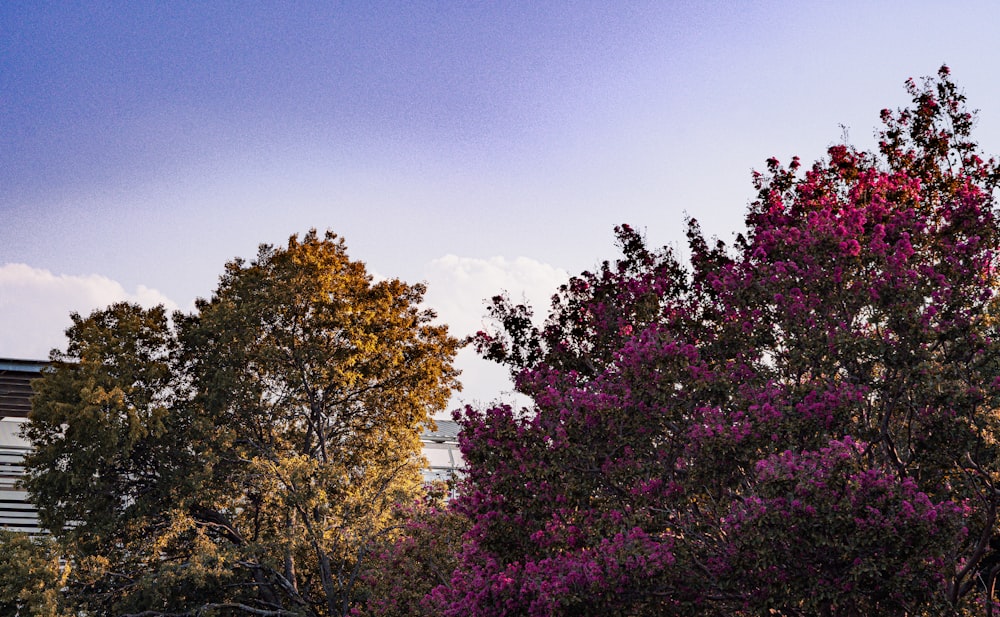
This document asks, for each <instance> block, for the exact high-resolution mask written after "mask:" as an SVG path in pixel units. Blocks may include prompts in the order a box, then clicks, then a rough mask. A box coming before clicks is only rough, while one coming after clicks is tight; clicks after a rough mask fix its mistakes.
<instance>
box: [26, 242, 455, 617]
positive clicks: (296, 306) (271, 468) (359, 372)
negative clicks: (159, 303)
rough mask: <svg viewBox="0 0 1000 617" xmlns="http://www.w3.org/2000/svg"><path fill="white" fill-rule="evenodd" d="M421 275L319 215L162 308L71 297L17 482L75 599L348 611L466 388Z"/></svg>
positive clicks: (131, 607) (195, 608) (109, 608)
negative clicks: (428, 437) (424, 447)
mask: <svg viewBox="0 0 1000 617" xmlns="http://www.w3.org/2000/svg"><path fill="white" fill-rule="evenodd" d="M423 291H424V290H423V287H422V286H421V285H412V286H411V285H407V284H406V283H403V282H402V281H399V280H396V279H392V280H386V281H380V282H377V283H376V282H373V281H372V278H371V276H369V275H368V274H367V272H366V270H365V267H364V264H363V263H362V262H358V261H352V260H350V259H349V258H348V255H347V251H346V246H345V245H344V243H343V241H342V240H338V239H337V238H336V236H335V235H334V234H332V233H329V232H328V233H327V234H326V235H325V236H323V237H320V236H319V235H317V234H316V232H315V231H313V232H310V233H308V234H306V235H305V236H304V237H302V238H301V239H300V238H298V237H296V236H293V237H292V238H291V239H290V240H289V243H288V246H287V247H284V248H275V247H272V246H267V245H265V246H262V247H261V248H260V252H259V254H258V256H257V259H256V260H254V261H252V262H249V263H247V262H244V261H242V260H236V261H233V262H231V263H229V264H227V266H226V269H225V273H224V274H223V276H222V277H221V279H220V282H219V287H218V289H217V290H216V292H215V294H213V296H212V298H211V299H210V300H199V301H198V303H197V311H196V312H195V313H193V314H190V315H184V314H180V313H178V314H175V315H174V316H173V320H172V322H173V323H171V322H170V321H168V320H167V318H166V315H165V314H164V311H163V309H162V308H154V309H149V310H146V309H142V308H140V307H137V306H133V305H128V304H119V305H114V306H112V307H109V308H108V309H106V310H103V311H97V312H95V313H93V314H92V315H90V316H89V317H86V318H83V317H80V316H78V315H77V316H74V318H73V320H74V325H73V327H72V328H70V330H69V331H68V332H67V335H68V337H69V345H68V348H67V351H66V352H65V353H58V352H57V353H56V354H55V355H54V357H53V361H54V362H53V365H52V368H51V370H49V371H48V372H46V373H45V374H44V376H43V378H42V379H41V380H39V381H38V382H37V383H36V386H35V387H36V392H37V393H36V396H35V399H34V407H33V411H32V413H31V416H30V422H29V424H28V427H27V429H26V434H27V436H28V437H29V438H30V439H32V441H33V442H34V444H35V446H36V450H35V452H34V453H33V454H32V455H30V456H29V457H28V459H27V461H26V466H27V469H28V472H29V475H28V479H27V481H26V486H27V488H28V490H29V491H30V492H31V495H32V499H34V500H35V501H36V503H38V505H39V508H40V512H41V516H42V521H43V523H44V524H45V525H46V526H47V527H48V528H50V529H52V530H53V531H54V532H55V533H56V535H57V537H59V538H60V540H62V541H63V543H64V544H63V546H64V548H65V550H66V551H67V559H68V560H69V561H71V562H74V563H76V564H77V570H76V571H78V575H76V576H74V577H72V578H71V579H70V580H69V592H70V597H72V598H73V599H74V600H75V601H77V603H78V604H77V606H78V609H79V610H83V611H98V612H105V611H106V612H113V613H116V614H117V613H143V614H196V613H199V614H200V613H201V612H202V611H205V610H212V611H221V612H222V613H223V614H231V613H240V612H243V613H252V614H274V615H279V614H280V615H292V614H307V615H333V614H346V613H347V612H348V611H349V610H350V608H351V606H352V605H353V603H354V602H355V601H356V600H357V593H358V592H357V589H356V588H357V581H358V577H359V573H360V569H361V566H362V564H363V562H364V560H365V558H366V556H367V555H368V554H369V553H370V552H371V551H372V550H373V547H374V546H376V545H377V544H378V543H379V542H381V538H382V536H383V535H384V534H385V533H388V532H390V531H391V530H392V529H393V528H394V527H395V525H396V517H397V516H398V513H397V512H396V511H395V510H394V508H393V506H394V504H396V503H399V502H406V501H410V500H411V499H413V498H414V496H415V495H417V494H418V493H419V491H420V490H421V475H420V469H421V467H422V463H423V461H422V458H421V457H420V441H419V432H420V430H421V429H422V427H424V426H426V425H428V424H430V423H431V419H430V418H431V415H432V414H433V413H435V412H436V411H439V410H441V409H442V408H443V406H444V404H445V403H446V401H447V400H448V397H449V395H450V392H451V390H452V389H453V388H456V387H458V382H457V380H456V377H457V372H456V371H455V369H454V368H453V367H452V359H453V358H454V355H455V353H456V352H457V350H458V347H459V342H458V341H457V340H456V339H454V338H452V337H450V336H448V333H447V328H446V327H444V326H438V325H435V324H434V323H432V320H433V318H434V315H433V313H431V312H429V311H427V310H424V309H422V308H420V306H419V305H420V302H421V300H422V297H423Z"/></svg>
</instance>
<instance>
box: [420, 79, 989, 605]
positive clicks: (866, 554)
mask: <svg viewBox="0 0 1000 617" xmlns="http://www.w3.org/2000/svg"><path fill="white" fill-rule="evenodd" d="M907 87H908V90H909V92H910V94H911V95H912V99H913V106H912V107H910V108H908V109H904V110H901V111H899V112H890V111H888V110H886V111H883V113H882V120H883V123H884V128H883V129H882V131H881V132H880V145H879V152H878V153H867V152H861V151H858V150H857V149H855V148H852V147H850V146H848V145H837V146H834V147H831V148H830V149H829V151H828V155H827V157H826V158H824V159H823V160H820V161H818V162H817V163H815V164H814V165H813V166H812V167H811V168H810V169H809V170H807V171H804V173H803V170H802V169H801V165H800V163H799V161H798V159H793V160H792V163H791V164H790V165H788V166H787V167H785V166H782V165H780V164H779V163H778V161H777V160H774V159H771V160H769V161H768V166H767V171H766V172H765V173H759V174H756V175H755V179H754V181H755V186H756V188H757V190H758V197H757V199H756V201H754V202H753V203H752V204H751V206H750V208H749V212H748V214H747V218H746V228H747V231H746V234H745V235H741V236H738V237H737V239H736V242H735V244H734V246H733V247H732V248H729V247H727V246H726V245H724V244H723V243H721V242H716V243H715V244H714V245H712V246H710V245H709V243H708V242H706V241H705V239H704V238H703V236H702V234H701V232H700V230H699V228H698V226H697V222H695V221H693V220H692V221H690V222H689V232H688V236H689V240H690V248H691V254H692V258H691V266H690V268H685V267H683V266H682V265H681V264H679V262H678V260H676V259H675V258H674V257H673V255H672V254H671V252H670V251H669V250H668V249H662V250H651V249H648V248H647V247H646V244H645V241H644V240H643V238H642V237H641V236H640V235H639V234H638V233H636V232H635V231H634V230H633V229H631V228H630V227H628V226H622V227H620V228H619V229H618V230H617V234H618V239H619V243H620V245H621V247H622V249H623V253H624V256H623V258H622V259H620V260H619V261H617V262H615V263H609V262H605V263H604V264H603V265H602V266H601V268H600V269H599V270H598V271H597V272H594V273H591V272H585V273H583V274H582V275H581V276H579V277H576V278H574V279H572V280H571V281H570V282H569V283H568V284H567V285H565V286H563V287H562V288H560V290H559V292H558V293H557V295H556V296H555V297H554V298H553V303H552V310H551V313H550V315H549V317H548V319H547V321H546V322H545V325H544V326H543V327H541V328H536V327H535V326H533V325H532V322H531V319H530V318H531V311H530V308H528V307H524V306H516V305H514V304H512V303H510V302H509V301H507V300H506V299H504V298H502V297H501V298H497V299H495V300H494V304H493V308H492V311H493V314H494V316H495V317H496V318H497V321H498V323H499V328H498V329H497V330H496V331H491V332H483V333H480V334H479V335H478V336H477V337H476V344H477V347H478V348H479V349H480V351H481V352H483V353H485V354H486V355H487V356H488V357H491V358H493V359H495V360H498V361H500V362H503V363H505V364H506V365H507V366H508V367H510V369H511V373H512V376H513V377H514V379H515V384H516V387H517V389H518V390H519V391H521V392H523V393H525V394H527V395H528V396H530V397H531V398H532V399H533V405H532V406H531V407H530V408H529V409H524V410H521V411H517V412H516V411H515V410H513V409H511V408H510V407H506V406H499V407H494V408H492V409H486V410H476V409H472V408H466V410H465V411H464V412H463V413H462V414H459V415H458V416H457V418H458V419H459V420H460V422H462V424H463V433H462V451H463V456H464V458H465V461H466V464H467V467H468V477H467V485H466V489H465V491H464V493H463V494H462V495H461V496H460V498H459V500H458V502H457V504H456V506H457V508H458V509H459V510H460V511H462V512H464V513H465V514H466V515H467V516H469V517H470V519H471V520H472V521H473V527H472V529H471V531H470V533H469V535H468V537H467V545H466V547H465V549H464V551H463V554H462V557H461V563H460V566H459V568H457V569H456V571H455V573H454V575H453V577H452V580H451V584H450V586H441V587H439V588H437V589H436V590H435V591H434V592H433V595H434V597H435V598H436V599H437V601H439V602H441V603H442V604H443V605H444V606H446V607H447V608H446V610H445V611H444V614H447V615H455V616H457V615H512V614H527V615H579V614H608V615H630V616H633V615H661V614H678V615H711V614H717V615H730V614H737V615H750V614H754V615H756V614H776V615H788V616H793V615H867V614H879V615H939V614H947V613H955V612H969V613H971V612H978V613H980V614H986V615H992V614H994V612H995V611H996V607H995V602H996V598H995V595H994V588H995V585H996V581H997V578H998V573H1000V565H998V564H1000V553H998V547H1000V535H998V532H997V507H998V505H1000V492H998V491H997V490H996V489H997V486H996V483H997V480H998V479H1000V476H998V474H1000V460H998V449H997V436H998V422H997V420H998V418H997V414H996V410H997V409H998V408H1000V379H998V378H997V377H996V376H997V375H998V374H1000V364H998V360H1000V347H998V341H1000V337H998V334H1000V332H998V331H997V318H996V316H997V310H998V305H997V294H996V290H997V286H996V275H995V272H996V266H997V263H998V256H1000V226H998V222H997V219H996V214H995V202H994V190H995V188H996V185H997V181H998V179H1000V167H998V165H997V163H996V162H995V161H994V160H992V159H990V160H988V161H985V160H983V158H982V157H981V156H980V155H979V154H978V148H977V146H976V144H975V143H974V142H973V141H972V140H971V138H970V133H971V128H972V124H973V122H972V120H973V116H972V114H970V113H969V112H967V111H966V110H965V107H964V101H965V99H964V96H963V95H962V94H961V92H959V91H958V89H957V88H956V87H955V85H954V84H953V82H952V81H951V79H950V76H949V73H948V71H947V69H946V68H943V69H942V70H941V72H940V73H939V76H938V78H937V79H936V80H927V81H926V82H924V83H923V84H922V85H918V84H916V83H915V82H912V81H910V82H908V84H907Z"/></svg>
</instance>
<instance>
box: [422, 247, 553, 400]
mask: <svg viewBox="0 0 1000 617" xmlns="http://www.w3.org/2000/svg"><path fill="white" fill-rule="evenodd" d="M425 275H426V277H425V278H426V281H427V295H426V297H425V304H427V306H429V307H431V308H433V309H435V310H436V311H437V313H438V317H439V318H440V320H441V321H442V322H444V323H446V324H448V325H449V326H450V328H451V332H452V334H454V335H455V336H458V337H464V336H469V335H472V334H475V333H476V332H477V331H479V330H482V329H483V328H484V327H486V326H488V325H489V320H488V319H487V318H486V302H487V301H488V300H489V299H490V298H492V297H493V296H495V295H497V294H499V293H501V292H506V293H507V294H508V295H509V296H510V297H511V298H513V299H515V300H517V301H522V300H523V301H525V302H527V303H528V304H529V305H531V306H532V307H534V309H535V319H536V321H537V322H538V323H541V321H543V320H544V319H545V316H546V315H547V311H548V307H549V299H550V298H551V297H552V294H553V293H555V291H556V289H557V288H558V287H559V285H561V284H563V283H565V282H566V281H567V280H568V279H569V274H567V272H566V271H565V270H563V269H561V268H556V267H554V266H551V265H549V264H546V263H542V262H540V261H535V260H534V259H529V258H527V257H518V258H516V259H506V258H504V257H491V258H489V259H481V258H472V257H458V256H456V255H445V256H444V257H440V258H438V259H435V260H433V261H431V262H430V263H429V264H428V265H427V267H426V268H425ZM455 364H456V366H457V367H458V368H459V369H461V370H462V377H461V380H462V384H463V386H464V388H463V390H462V392H461V393H459V395H458V396H456V397H454V398H453V399H452V406H453V407H454V406H458V405H460V404H466V403H471V404H487V403H489V402H492V401H497V400H499V401H503V402H509V403H513V404H523V403H524V401H523V400H521V399H520V398H518V397H515V396H514V395H513V394H512V393H511V389H512V385H511V382H510V379H509V378H508V376H507V371H506V369H504V368H503V367H500V366H498V365H496V364H493V363H492V362H487V361H486V360H483V359H482V358H480V357H479V356H477V355H476V353H475V351H474V350H473V349H472V348H471V347H466V348H465V349H463V350H462V351H461V352H460V353H459V354H458V358H456V362H455Z"/></svg>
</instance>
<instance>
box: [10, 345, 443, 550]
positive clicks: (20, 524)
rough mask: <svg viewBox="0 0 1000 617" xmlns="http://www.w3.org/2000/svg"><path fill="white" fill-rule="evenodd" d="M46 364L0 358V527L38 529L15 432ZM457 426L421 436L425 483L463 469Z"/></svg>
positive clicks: (24, 448)
mask: <svg viewBox="0 0 1000 617" xmlns="http://www.w3.org/2000/svg"><path fill="white" fill-rule="evenodd" d="M46 366H47V363H46V362H40V361H33V360H11V359H3V358H0V528H7V529H15V530H19V531H27V532H39V531H41V530H40V529H39V527H38V513H37V511H36V510H35V508H34V506H32V505H31V503H30V502H29V501H28V495H27V493H26V492H24V491H22V490H18V487H17V480H18V479H19V478H20V477H21V476H23V475H24V467H22V465H21V462H22V460H23V458H24V455H25V454H27V452H28V450H30V448H31V444H29V443H28V442H27V441H25V440H24V439H22V438H21V437H20V435H19V434H18V433H19V431H20V428H21V425H22V424H23V423H24V422H25V421H26V420H27V417H28V411H29V410H30V409H31V380H32V379H35V378H37V377H38V376H39V375H40V374H41V372H42V370H43V369H44V368H45V367H46ZM458 429H459V426H458V424H456V423H455V422H452V421H450V420H438V421H437V430H434V431H425V432H424V434H423V435H421V441H422V442H423V444H424V448H423V453H424V457H425V458H426V459H427V462H428V466H427V468H426V469H425V470H424V478H425V479H426V480H427V481H428V482H430V481H433V480H446V481H447V480H449V479H451V478H454V477H455V476H456V475H457V474H458V473H459V471H460V469H461V468H462V454H461V452H459V450H458Z"/></svg>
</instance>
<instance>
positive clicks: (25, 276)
mask: <svg viewBox="0 0 1000 617" xmlns="http://www.w3.org/2000/svg"><path fill="white" fill-rule="evenodd" d="M121 301H128V302H135V303H138V304H141V305H143V306H155V305H157V304H163V305H164V306H166V307H167V308H168V309H171V310H173V309H176V308H177V304H176V303H174V302H173V301H172V300H170V298H167V297H166V296H164V295H163V294H162V293H160V292H159V291H157V290H155V289H151V288H149V287H146V286H144V285H139V286H138V288H136V290H135V291H133V292H129V291H127V290H126V289H125V288H124V287H123V286H122V285H121V283H118V282H117V281H113V280H111V279H109V278H107V277H104V276H100V275H97V274H91V275H89V276H71V275H66V274H58V275H57V274H52V273H51V272H49V271H48V270H41V269H38V268H33V267H31V266H28V265H26V264H20V263H8V264H4V265H2V266H0V324H3V325H2V327H0V357H4V358H23V359H38V360H41V359H45V358H46V357H48V353H49V350H51V349H52V348H55V347H60V348H61V347H65V335H64V331H65V330H66V328H68V327H69V326H70V323H71V321H70V318H69V315H70V313H71V312H77V313H81V314H87V313H90V312H91V311H93V310H95V309H99V308H104V307H105V306H107V305H109V304H112V303H114V302H121Z"/></svg>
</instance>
